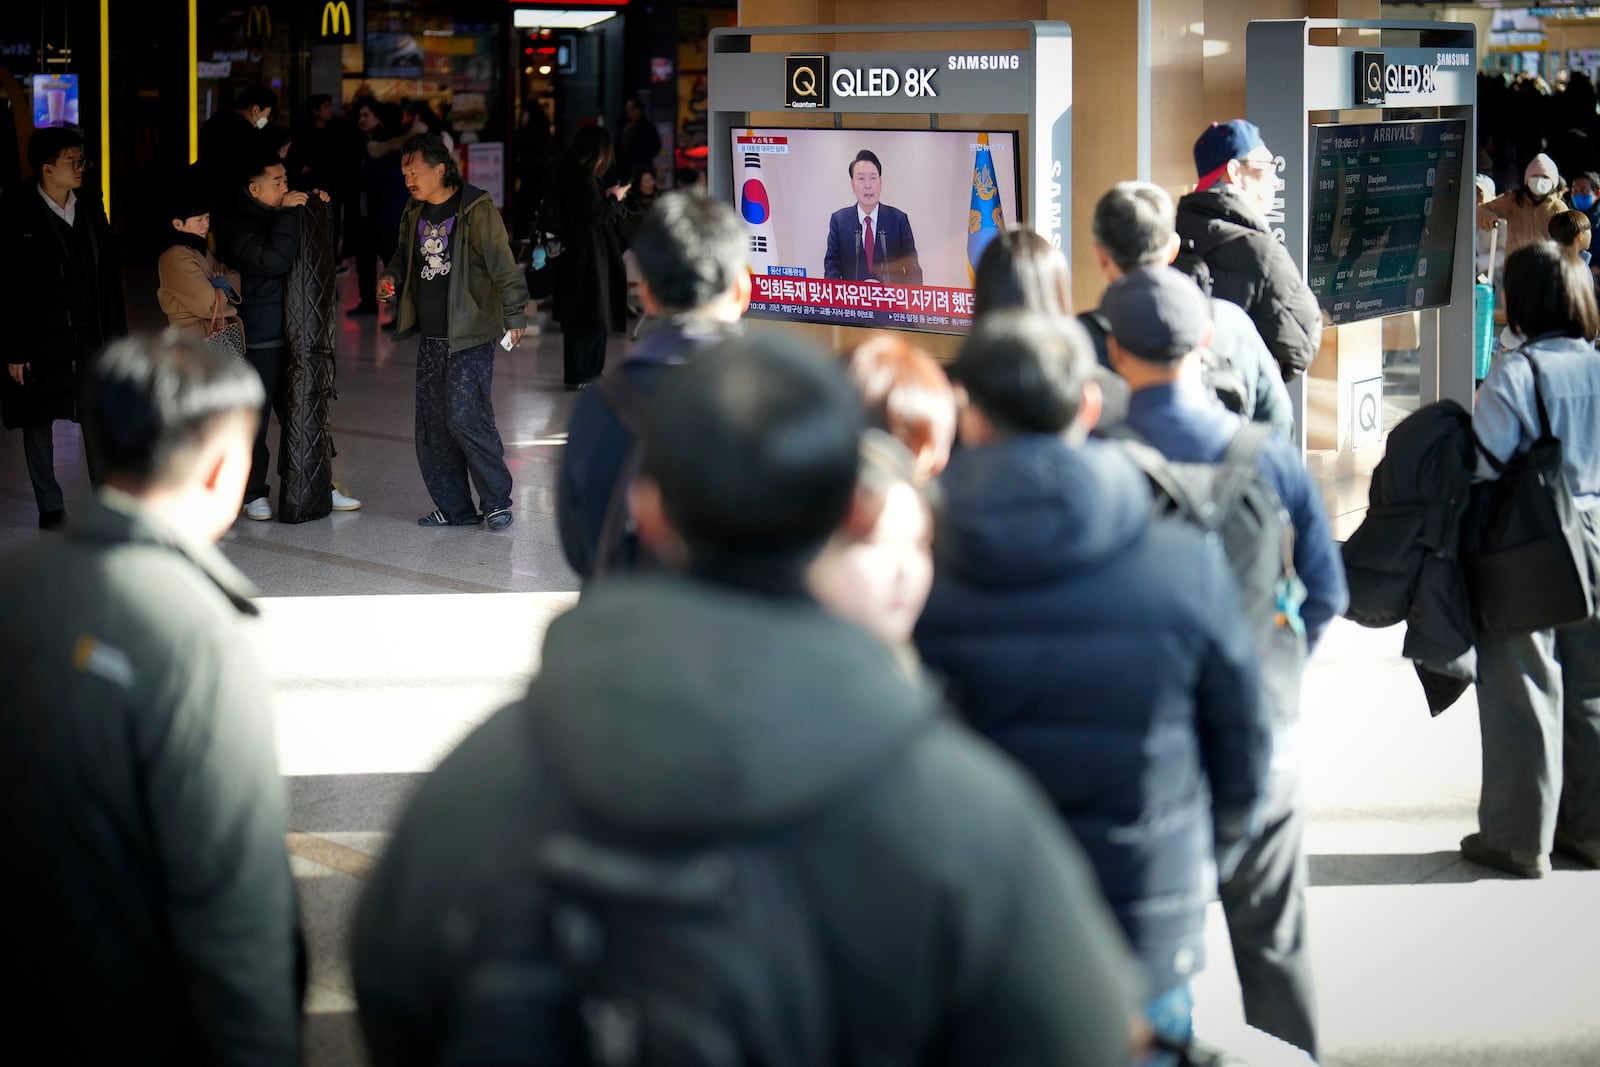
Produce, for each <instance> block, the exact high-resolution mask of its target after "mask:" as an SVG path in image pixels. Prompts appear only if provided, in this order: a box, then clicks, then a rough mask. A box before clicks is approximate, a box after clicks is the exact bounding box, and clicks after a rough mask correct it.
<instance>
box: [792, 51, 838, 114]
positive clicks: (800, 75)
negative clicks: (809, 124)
mask: <svg viewBox="0 0 1600 1067" xmlns="http://www.w3.org/2000/svg"><path fill="white" fill-rule="evenodd" d="M783 106H784V107H786V108H796V109H803V110H808V111H809V110H817V109H821V108H826V107H827V106H828V57H827V56H785V57H784V59H783Z"/></svg>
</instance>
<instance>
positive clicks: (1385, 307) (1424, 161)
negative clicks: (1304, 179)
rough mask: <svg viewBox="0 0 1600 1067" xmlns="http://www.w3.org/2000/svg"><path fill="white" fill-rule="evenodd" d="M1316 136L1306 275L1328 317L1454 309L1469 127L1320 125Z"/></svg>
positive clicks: (1342, 319)
mask: <svg viewBox="0 0 1600 1067" xmlns="http://www.w3.org/2000/svg"><path fill="white" fill-rule="evenodd" d="M1312 135H1313V136H1312V144H1311V167H1310V175H1311V181H1310V185H1311V189H1310V194H1311V195H1310V241H1309V249H1308V256H1307V259H1306V278H1307V281H1308V282H1309V283H1310V285H1311V291H1312V292H1313V293H1315V294H1316V297H1317V301H1318V303H1320V304H1321V306H1322V308H1323V310H1324V311H1326V312H1327V313H1328V315H1329V316H1330V317H1331V318H1332V320H1333V321H1334V322H1335V323H1346V322H1358V321H1360V320H1362V319H1371V318H1378V317H1380V316H1384V315H1393V314H1396V313H1398V312H1402V311H1414V310H1417V309H1418V308H1431V307H1442V306H1445V305H1448V304H1449V303H1450V302H1451V299H1452V295H1453V294H1452V292H1451V277H1452V275H1453V274H1454V264H1455V256H1456V229H1457V214H1458V211H1459V208H1460V203H1461V195H1462V189H1463V187H1464V185H1465V177H1466V172H1465V162H1466V150H1467V148H1468V147H1469V146H1468V142H1467V124H1466V122H1464V121H1462V120H1459V119H1446V120H1434V121H1419V122H1383V123H1371V124H1360V125H1332V126H1324V125H1316V126H1313V127H1312ZM1465 187H1466V188H1471V186H1470V185H1465ZM1466 254H1468V255H1471V249H1470V248H1469V249H1468V250H1467V253H1466ZM1470 295H1471V294H1470V293H1469V294H1466V296H1467V297H1468V298H1469V299H1470Z"/></svg>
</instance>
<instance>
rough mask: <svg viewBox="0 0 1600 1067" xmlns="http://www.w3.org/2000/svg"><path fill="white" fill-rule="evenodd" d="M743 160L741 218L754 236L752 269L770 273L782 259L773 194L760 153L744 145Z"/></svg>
mask: <svg viewBox="0 0 1600 1067" xmlns="http://www.w3.org/2000/svg"><path fill="white" fill-rule="evenodd" d="M740 148H741V149H742V151H741V152H740V153H739V155H740V158H741V160H742V161H743V162H742V164H741V167H740V172H739V217H740V218H742V219H744V226H745V232H747V233H748V234H749V235H750V247H749V252H750V270H751V272H753V273H755V274H767V273H769V271H770V269H771V268H772V267H773V266H776V265H777V262H778V235H777V231H776V230H775V229H774V228H773V225H772V197H771V195H770V194H769V193H768V192H767V184H766V182H765V181H763V180H762V174H761V156H762V153H760V152H753V151H751V150H750V146H749V145H741V146H740Z"/></svg>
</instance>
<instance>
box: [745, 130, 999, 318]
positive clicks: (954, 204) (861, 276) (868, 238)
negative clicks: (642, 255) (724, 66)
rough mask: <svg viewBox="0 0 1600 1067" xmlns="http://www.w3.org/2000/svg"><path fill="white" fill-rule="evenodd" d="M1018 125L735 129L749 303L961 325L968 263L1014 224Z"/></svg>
mask: <svg viewBox="0 0 1600 1067" xmlns="http://www.w3.org/2000/svg"><path fill="white" fill-rule="evenodd" d="M1016 142H1017V138H1016V134H1015V132H1013V131H1006V132H969V131H962V130H827V129H770V128H769V129H736V130H734V131H733V190H732V192H733V203H734V206H735V207H736V208H737V209H738V211H739V214H740V217H742V218H743V219H744V222H745V226H746V228H747V229H748V230H749V233H750V269H751V271H752V273H753V275H754V282H755V287H754V288H755V291H754V294H753V297H752V301H751V306H750V312H751V314H752V315H756V316H760V317H765V318H782V319H788V320H791V321H795V322H828V323H836V324H841V325H847V326H876V327H893V328H898V329H910V330H926V331H931V332H937V333H961V332H965V331H966V330H967V329H968V328H969V327H970V326H971V324H972V271H973V268H974V267H975V266H976V265H977V262H978V257H979V255H981V254H982V252H983V249H984V247H985V246H986V245H987V244H988V242H989V241H990V240H991V239H993V237H994V236H995V234H997V233H999V232H1000V230H1001V229H1003V228H1004V227H1006V226H1008V225H1014V224H1015V223H1016V222H1017V221H1018V197H1017V190H1018V186H1017V153H1016Z"/></svg>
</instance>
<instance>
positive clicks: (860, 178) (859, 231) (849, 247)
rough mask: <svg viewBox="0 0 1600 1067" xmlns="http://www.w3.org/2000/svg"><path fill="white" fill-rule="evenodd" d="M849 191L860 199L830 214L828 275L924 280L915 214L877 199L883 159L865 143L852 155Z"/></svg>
mask: <svg viewBox="0 0 1600 1067" xmlns="http://www.w3.org/2000/svg"><path fill="white" fill-rule="evenodd" d="M850 191H851V192H852V193H854V194H855V198H856V202H855V203H854V204H851V205H850V206H849V207H842V208H840V209H839V210H838V211H835V212H834V213H833V216H832V217H831V218H830V219H829V220H828V251H827V252H826V253H825V254H824V255H823V258H822V276H823V277H824V278H844V279H847V280H849V281H863V280H869V281H877V282H888V283H890V284H892V285H921V284H922V264H921V263H919V262H918V261H917V238H916V236H915V235H914V234H912V232H911V219H910V218H909V217H908V216H907V215H906V213H905V212H904V211H901V210H900V209H899V208H894V207H890V206H889V205H888V204H885V203H881V202H880V200H879V197H880V195H881V194H882V192H883V165H882V164H881V163H879V162H878V157H877V156H876V155H874V154H873V153H872V152H870V151H868V150H867V149H865V148H863V149H862V150H861V151H859V152H857V153H856V158H855V159H852V160H851V161H850Z"/></svg>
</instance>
